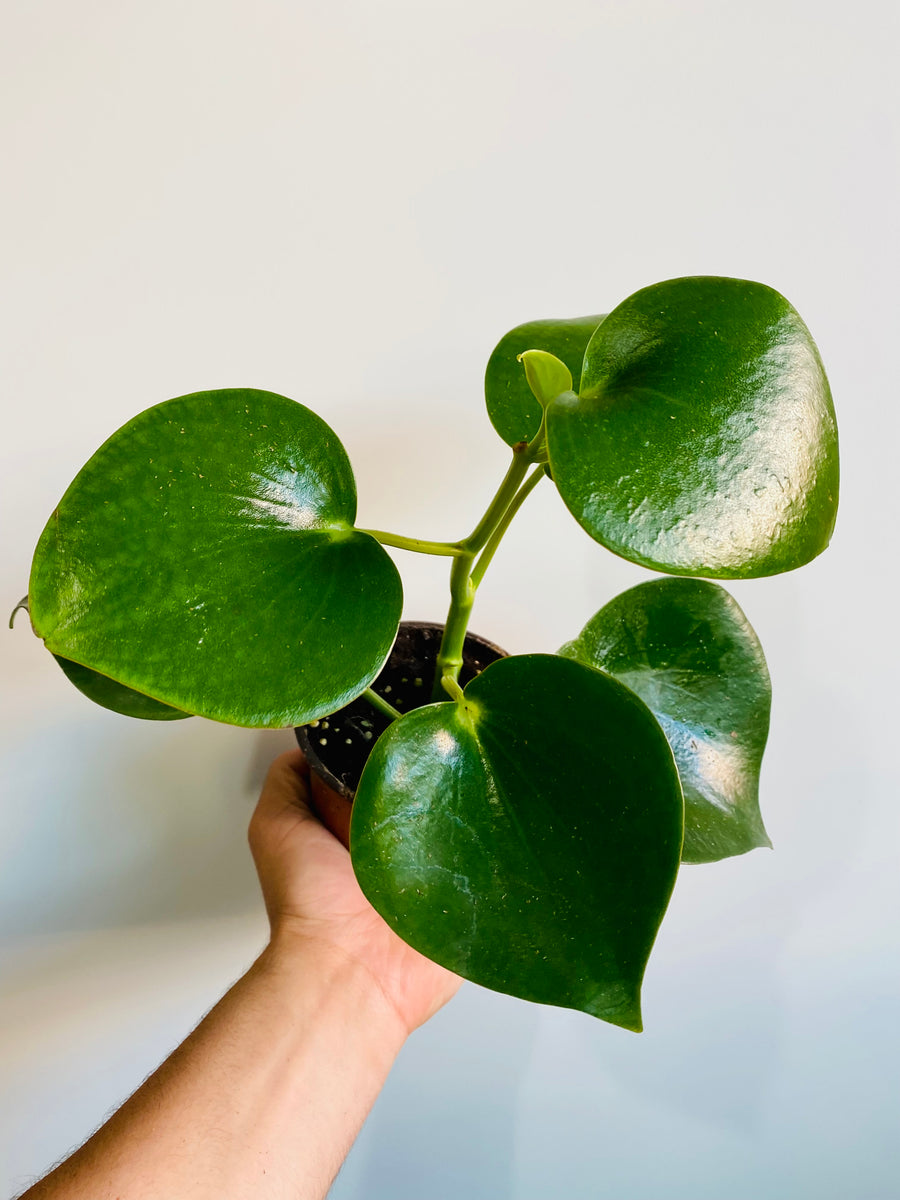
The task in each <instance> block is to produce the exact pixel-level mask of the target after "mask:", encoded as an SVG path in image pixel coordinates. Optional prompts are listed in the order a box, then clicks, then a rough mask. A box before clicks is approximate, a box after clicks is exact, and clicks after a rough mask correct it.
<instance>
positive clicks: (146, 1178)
mask: <svg viewBox="0 0 900 1200" xmlns="http://www.w3.org/2000/svg"><path fill="white" fill-rule="evenodd" d="M313 806H315V809H316V810H317V811H318V812H320V813H321V817H322V820H320V819H319V817H318V816H317V815H316V812H314V808H313ZM322 821H325V822H326V823H327V825H328V826H329V828H331V829H333V830H335V834H337V836H335V834H333V833H331V832H329V829H328V828H326V827H325V825H324V824H323V823H322ZM348 825H349V806H346V805H344V802H343V801H341V800H340V798H339V797H337V796H335V794H334V793H333V792H330V791H329V790H328V789H327V788H324V786H322V785H320V784H319V781H316V783H315V784H314V785H312V786H311V784H310V776H309V769H308V767H307V766H306V763H305V762H304V760H303V757H302V755H301V754H300V753H299V752H298V751H294V752H292V753H289V754H283V755H281V757H280V758H278V759H276V760H275V762H274V763H273V764H272V767H271V769H270V770H269V774H268V777H267V779H266V782H265V785H264V787H263V790H262V794H261V796H260V798H259V803H258V804H257V807H256V811H255V812H254V814H253V818H252V820H251V822H250V831H249V838H250V848H251V851H252V853H253V858H254V861H255V863H256V868H257V871H258V873H259V878H260V883H261V885H262V892H263V898H264V900H265V904H266V910H267V912H268V914H269V922H270V926H271V937H270V940H269V944H268V946H267V947H266V949H265V950H264V951H263V953H262V954H261V955H260V957H259V958H258V959H257V960H256V962H255V963H254V964H253V966H252V967H251V968H250V970H249V971H248V972H247V974H246V975H244V976H243V977H242V978H241V979H240V980H238V982H237V983H236V984H235V985H234V987H233V988H231V990H230V991H229V992H227V993H226V995H225V996H224V997H223V998H222V999H221V1000H220V1001H219V1003H218V1004H217V1005H216V1006H215V1008H213V1009H212V1010H211V1012H210V1013H208V1015H207V1016H206V1017H205V1018H204V1019H203V1021H201V1023H200V1024H199V1025H198V1026H197V1028H196V1029H195V1030H194V1032H193V1033H192V1034H191V1035H190V1036H189V1037H188V1038H187V1040H186V1041H185V1042H184V1043H183V1044H182V1045H181V1046H179V1047H178V1049H177V1050H176V1051H175V1052H174V1053H173V1054H172V1055H171V1057H170V1058H168V1059H167V1060H166V1061H165V1062H164V1063H163V1064H162V1066H161V1067H160V1068H159V1069H158V1070H157V1071H156V1072H155V1073H154V1074H153V1075H151V1076H150V1078H149V1079H148V1080H147V1081H146V1082H145V1083H144V1084H143V1085H142V1086H141V1087H140V1088H139V1089H138V1090H137V1091H136V1092H135V1093H134V1095H133V1096H132V1097H131V1098H130V1099H129V1100H127V1101H126V1102H125V1104H123V1105H122V1107H121V1108H120V1109H119V1110H118V1111H117V1112H116V1113H115V1114H114V1115H113V1116H112V1117H111V1118H110V1120H109V1121H108V1122H107V1123H106V1124H105V1125H103V1126H102V1127H101V1128H100V1129H99V1130H98V1131H97V1132H96V1133H95V1134H94V1135H93V1137H91V1138H90V1139H89V1140H88V1141H87V1142H86V1143H85V1144H84V1145H83V1146H82V1147H81V1149H80V1150H78V1151H76V1152H75V1153H74V1154H73V1155H72V1156H71V1157H70V1158H68V1159H67V1160H66V1161H65V1162H63V1163H62V1164H61V1165H60V1166H58V1167H57V1168H56V1169H55V1170H54V1171H52V1172H51V1173H50V1174H49V1175H47V1176H46V1177H45V1178H44V1179H43V1180H41V1181H40V1182H39V1183H37V1184H35V1186H34V1187H32V1188H31V1189H29V1191H27V1192H26V1193H24V1195H23V1197H22V1198H21V1200H26V1198H27V1200H88V1198H90V1200H150V1198H151V1197H153V1198H154V1200H158V1198H159V1197H160V1196H178V1197H179V1200H201V1198H202V1200H207V1198H209V1200H213V1198H215V1200H230V1198H232V1197H234V1198H235V1200H238V1198H240V1200H244V1198H245V1197H246V1198H249V1197H253V1198H254V1200H282V1198H283V1200H288V1198H290V1200H320V1198H322V1197H324V1196H325V1195H326V1193H327V1191H328V1189H329V1187H330V1186H331V1183H332V1181H333V1180H334V1177H335V1175H336V1174H337V1171H338V1169H339V1168H340V1165H341V1163H342V1162H343V1160H344V1158H345V1156H346V1154H347V1152H348V1150H349V1149H350V1146H351V1145H352V1143H353V1140H354V1138H355V1137H356V1134H357V1133H358V1132H359V1129H360V1127H361V1125H362V1123H363V1121H364V1120H365V1117H366V1115H367V1113H368V1111H369V1109H370V1108H371V1106H372V1104H373V1102H374V1100H375V1098H376V1096H377V1095H378V1092H379V1091H380V1089H381V1087H382V1085H383V1083H384V1081H385V1079H386V1078H387V1075H388V1072H389V1071H390V1068H391V1065H392V1064H393V1061H394V1059H395V1057H396V1055H397V1053H398V1052H399V1050H400V1048H401V1047H402V1045H403V1043H404V1042H405V1041H406V1038H407V1037H408V1036H409V1034H410V1033H412V1031H413V1030H414V1029H416V1028H418V1026H419V1025H421V1024H423V1023H424V1022H425V1021H427V1020H428V1018H429V1017H430V1016H432V1015H433V1014H434V1013H435V1012H437V1010H438V1009H439V1008H441V1006H442V1005H444V1004H445V1003H446V1002H447V1001H448V1000H449V999H450V998H451V996H453V994H454V993H455V992H456V990H457V988H458V987H459V985H460V982H461V981H460V980H459V978H458V977H457V976H455V975H452V974H451V973H450V972H449V971H445V970H444V969H443V968H442V967H439V966H437V965H436V964H434V963H432V962H430V961H429V960H428V959H426V958H423V957H422V956H421V955H419V954H417V953H416V951H414V950H412V949H410V947H409V946H407V945H406V944H405V943H404V942H402V941H401V940H400V939H399V938H398V937H397V936H396V934H394V933H393V932H392V931H391V930H390V929H389V928H388V926H387V925H386V924H385V922H384V921H383V920H382V919H381V917H379V916H378V914H377V913H376V912H375V911H374V909H372V907H371V906H370V905H369V903H368V901H367V900H366V899H365V897H364V896H363V894H362V892H361V891H360V889H359V886H358V884H357V882H356V878H355V876H354V874H353V870H352V868H351V865H350V856H349V854H348V852H347V849H346V835H347V827H348ZM339 838H340V840H339ZM342 842H343V844H342Z"/></svg>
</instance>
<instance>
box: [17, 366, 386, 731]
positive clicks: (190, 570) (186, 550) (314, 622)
mask: <svg viewBox="0 0 900 1200" xmlns="http://www.w3.org/2000/svg"><path fill="white" fill-rule="evenodd" d="M355 517H356V487H355V483H354V480H353V474H352V471H351V469H350V464H349V462H348V460H347V456H346V453H345V451H344V448H343V446H342V445H341V443H340V442H339V440H338V438H337V436H336V435H335V434H334V432H333V431H332V430H331V429H330V428H329V427H328V426H327V425H326V424H325V422H324V421H322V420H321V418H319V417H317V416H316V415H315V414H314V413H312V412H310V410H309V409H307V408H305V407H303V405H301V404H296V403H295V402H294V401H292V400H288V399H287V398H286V397H284V396H278V395H275V394H274V393H272V392H261V391H256V390H253V389H227V390H223V391H214V392H198V393H195V394H194V395H191V396H183V397H180V398H179V399H176V400H170V401H167V402H166V403H165V404H160V405H157V406H156V407H155V408H151V409H148V410H147V411H146V412H143V413H141V414H140V415H139V416H137V417H135V418H134V420H132V421H129V422H128V424H127V425H125V426H123V428H122V429H120V430H119V431H118V433H115V434H114V435H113V436H112V437H111V438H110V439H109V441H107V442H106V443H105V444H104V445H103V446H102V447H101V448H100V449H99V450H98V451H97V453H96V454H95V455H94V457H93V458H92V459H91V460H90V461H89V462H88V463H87V465H86V466H85V467H84V468H83V469H82V471H81V472H80V474H79V475H78V477H77V478H76V479H75V482H74V483H73V484H72V486H71V487H70V488H69V490H68V491H67V492H66V494H65V496H64V497H63V499H62V501H61V502H60V504H59V507H58V508H57V509H56V511H55V512H54V513H53V515H52V517H51V518H50V520H49V522H48V523H47V526H46V528H45V530H44V532H43V534H42V535H41V539H40V542H39V543H38V547H37V551H36V552H35V557H34V563H33V566H32V573H31V583H30V587H29V606H30V613H31V621H32V625H33V626H34V629H35V632H36V633H37V634H38V635H39V636H40V637H42V638H43V639H44V641H45V643H46V645H47V648H48V649H49V650H51V651H52V652H53V653H54V654H56V655H58V656H59V657H61V658H65V659H69V660H71V661H72V662H74V663H77V664H80V665H82V666H85V667H88V668H90V669H91V670H93V671H96V672H99V673H100V674H101V675H105V676H109V677H110V678H111V679H113V680H115V681H116V682H117V683H120V684H122V685H124V686H125V687H126V688H131V689H134V690H135V691H138V692H141V693H142V694H144V695H146V696H149V697H151V698H152V699H154V700H158V701H160V702H161V703H163V704H166V705H170V706H171V707H173V708H177V709H180V710H182V711H184V712H187V713H197V714H200V715H202V716H206V717H211V718H213V719H215V720H219V721H226V722H229V723H231V724H234V725H246V726H255V727H278V726H284V725H298V724H302V723H304V722H305V721H308V720H312V719H314V718H316V717H318V716H321V715H323V714H325V713H330V712H333V711H334V710H335V709H337V708H339V707H340V706H341V705H342V704H345V703H347V702H348V701H350V700H351V699H353V698H354V697H355V696H357V695H359V693H360V692H362V691H363V690H364V688H366V687H367V686H368V684H369V683H370V682H371V681H372V679H374V677H375V676H376V675H377V673H378V671H379V669H380V668H381V665H382V663H383V662H384V660H385V659H386V658H387V655H388V653H389V652H390V648H391V645H392V643H393V640H394V635H395V634H396V631H397V625H398V623H399V618H400V608H401V603H402V593H401V587H400V580H399V577H398V575H397V571H396V568H395V567H394V564H393V563H392V561H391V559H390V558H389V557H388V555H387V554H386V552H385V551H384V550H383V549H382V547H381V546H380V545H379V544H378V542H376V541H375V540H374V538H372V537H370V536H369V535H368V534H365V533H362V532H360V531H359V530H356V529H354V527H353V524H354V520H355Z"/></svg>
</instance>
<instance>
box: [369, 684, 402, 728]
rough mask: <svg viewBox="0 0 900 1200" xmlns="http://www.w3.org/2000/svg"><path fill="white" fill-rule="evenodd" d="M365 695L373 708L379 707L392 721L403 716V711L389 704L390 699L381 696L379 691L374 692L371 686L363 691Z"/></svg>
mask: <svg viewBox="0 0 900 1200" xmlns="http://www.w3.org/2000/svg"><path fill="white" fill-rule="evenodd" d="M363 696H364V697H365V698H366V700H368V702H369V703H370V704H371V705H372V707H373V708H377V709H378V711H379V712H380V713H382V714H383V715H384V716H386V717H390V719H391V720H392V721H398V720H399V719H400V718H401V717H402V716H403V713H402V712H398V711H397V709H396V708H394V706H393V704H389V703H388V701H387V700H385V698H384V696H379V695H378V693H377V692H374V691H373V690H372V689H371V688H366V690H365V691H364V692H363Z"/></svg>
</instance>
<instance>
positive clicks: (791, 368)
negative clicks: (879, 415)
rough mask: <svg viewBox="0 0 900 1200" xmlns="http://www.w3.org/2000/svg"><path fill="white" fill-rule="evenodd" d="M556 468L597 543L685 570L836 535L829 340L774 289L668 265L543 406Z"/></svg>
mask: <svg viewBox="0 0 900 1200" xmlns="http://www.w3.org/2000/svg"><path fill="white" fill-rule="evenodd" d="M547 446H548V451H549V456H550V465H551V468H552V471H553V479H554V481H555V483H556V485H557V487H558V488H559V492H560V495H561V496H562V498H563V500H564V501H565V503H566V504H567V505H568V507H569V509H570V510H571V512H572V513H573V515H574V516H575V518H576V519H577V520H578V522H579V523H580V524H581V525H582V526H583V528H584V529H585V530H587V532H588V533H589V534H590V535H591V536H592V537H593V538H595V539H596V540H597V541H598V542H601V543H602V544H603V545H604V546H607V547H608V548H609V549H610V550H613V551H614V552H615V553H616V554H620V555H621V556H622V557H623V558H627V559H630V560H631V561H632V562H637V563H641V564H642V565H644V566H647V567H651V568H654V569H656V570H660V571H665V572H667V573H669V574H674V575H704V576H709V577H711V578H721V579H737V578H749V577H753V576H761V575H774V574H776V573H778V572H780V571H788V570H791V569H792V568H794V567H799V566H801V565H802V564H803V563H806V562H808V561H809V560H810V559H811V558H814V557H815V556H816V555H817V554H819V553H821V551H822V550H824V549H825V547H826V546H827V545H828V541H829V538H830V537H831V531H832V528H833V526H834V519H835V513H836V509H837V499H838V450H837V429H836V425H835V419H834V409H833V407H832V402H831V393H830V391H829V388H828V381H827V379H826V378H825V372H824V370H823V368H822V363H821V360H820V359H819V354H818V351H817V350H816V347H815V344H814V342H813V340H812V337H811V336H810V333H809V330H808V329H807V328H806V326H805V325H804V324H803V321H802V320H801V319H800V317H799V315H798V314H797V312H796V311H795V310H794V309H793V308H792V307H791V305H790V304H789V303H788V302H787V300H785V298H784V297H783V296H781V295H779V293H778V292H776V291H773V290H772V288H769V287H766V286H765V285H763V284H761V283H750V282H747V281H746V280H741V279H718V278H707V277H698V278H691V279H672V280H669V281H668V282H666V283H659V284H655V285H654V286H652V287H648V288H644V289H643V290H642V291H639V292H636V293H635V294H634V295H633V296H631V297H629V299H627V300H625V301H624V302H623V303H622V304H620V305H619V307H618V308H616V309H615V310H614V311H613V312H611V313H610V314H609V316H608V317H607V318H606V319H605V320H604V321H603V323H602V324H601V325H600V326H599V328H598V329H597V331H596V333H595V334H594V335H593V337H592V338H591V341H590V343H589V344H588V347H587V350H586V352H585V357H584V366H583V369H582V372H581V383H580V388H579V394H578V395H577V396H575V395H572V394H569V395H563V396H560V397H557V398H556V399H555V400H554V401H553V402H552V403H551V404H550V405H549V406H548V408H547Z"/></svg>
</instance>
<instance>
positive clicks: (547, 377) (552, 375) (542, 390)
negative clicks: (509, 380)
mask: <svg viewBox="0 0 900 1200" xmlns="http://www.w3.org/2000/svg"><path fill="white" fill-rule="evenodd" d="M519 361H520V362H521V364H522V368H523V369H524V371H525V378H526V379H527V380H528V386H529V387H530V388H531V390H532V392H533V393H534V397H535V399H536V400H538V401H539V402H540V404H541V406H542V407H543V406H545V405H547V404H549V403H550V401H551V400H552V399H553V397H554V396H558V395H559V394H560V392H571V390H572V372H571V371H570V370H569V368H568V367H567V366H566V364H565V363H564V362H563V361H562V359H561V358H557V357H556V355H555V354H548V353H547V351H546V350H525V351H524V352H523V353H522V354H520V355H519Z"/></svg>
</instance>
